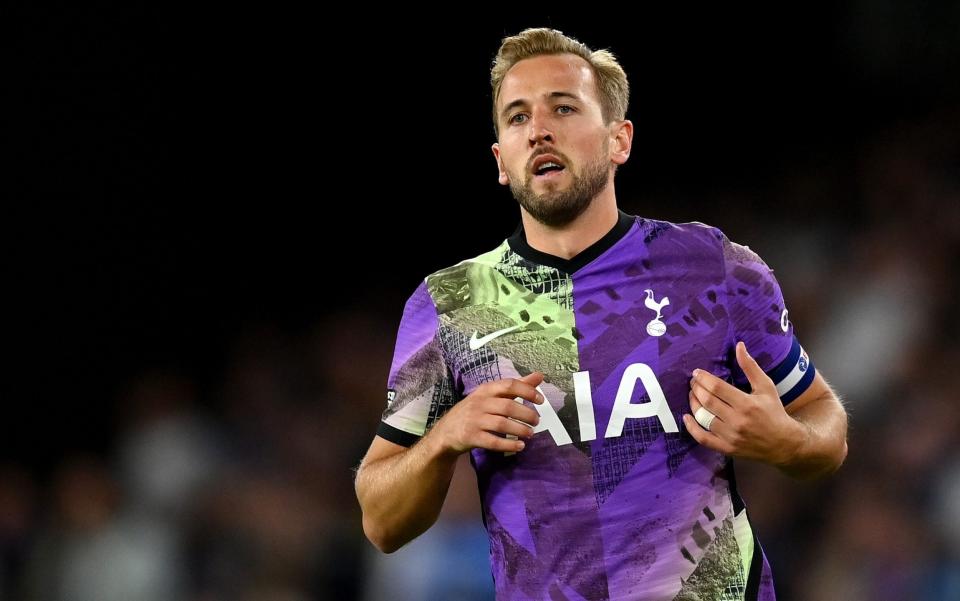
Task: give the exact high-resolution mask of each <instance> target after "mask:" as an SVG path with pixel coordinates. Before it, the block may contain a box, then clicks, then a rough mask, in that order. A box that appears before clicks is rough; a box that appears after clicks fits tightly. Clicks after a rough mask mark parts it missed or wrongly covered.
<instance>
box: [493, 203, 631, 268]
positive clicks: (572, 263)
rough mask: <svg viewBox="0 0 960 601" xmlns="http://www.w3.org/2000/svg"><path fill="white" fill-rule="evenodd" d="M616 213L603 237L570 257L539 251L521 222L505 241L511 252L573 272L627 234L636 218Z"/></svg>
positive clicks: (529, 259) (542, 263)
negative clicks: (531, 243)
mask: <svg viewBox="0 0 960 601" xmlns="http://www.w3.org/2000/svg"><path fill="white" fill-rule="evenodd" d="M618 213H619V214H620V218H619V219H617V223H616V225H614V226H613V229H611V230H610V231H609V232H607V233H606V234H605V235H604V236H603V238H600V239H599V240H597V241H596V242H594V243H593V244H591V245H590V246H588V247H587V248H585V249H583V250H582V251H580V253H579V254H577V256H575V257H573V258H572V259H564V258H562V257H557V256H555V255H551V254H548V253H545V252H541V251H539V250H537V249H535V248H533V247H531V246H530V245H529V244H527V235H526V233H525V232H524V231H523V222H521V223H520V225H518V226H517V230H516V231H515V232H514V233H513V235H512V236H510V237H509V238H507V243H508V244H509V245H510V249H511V250H512V251H513V252H515V253H517V254H518V255H520V256H521V257H523V258H524V259H527V260H528V261H533V262H534V263H539V264H540V265H546V266H547V267H553V268H555V269H559V270H560V271H563V272H565V273H573V272H575V271H577V270H579V269H580V268H581V267H583V266H584V265H586V264H588V263H590V262H591V261H593V260H594V259H596V258H597V257H599V256H600V255H602V254H603V253H604V252H606V251H607V249H609V248H610V247H611V246H613V245H614V244H616V243H617V242H619V241H620V239H621V238H623V237H624V236H626V235H627V232H628V231H630V227H631V226H632V225H633V224H634V223H635V222H636V219H637V218H636V217H634V216H633V215H628V214H627V213H624V212H623V211H618Z"/></svg>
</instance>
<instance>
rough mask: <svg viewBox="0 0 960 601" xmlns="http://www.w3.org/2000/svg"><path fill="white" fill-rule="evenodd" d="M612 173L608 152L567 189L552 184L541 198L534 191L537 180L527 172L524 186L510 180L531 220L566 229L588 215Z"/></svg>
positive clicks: (511, 189) (589, 166)
mask: <svg viewBox="0 0 960 601" xmlns="http://www.w3.org/2000/svg"><path fill="white" fill-rule="evenodd" d="M568 169H569V167H568ZM609 171H610V160H609V159H608V158H607V153H605V152H604V153H602V154H601V155H600V156H599V157H597V160H595V161H592V162H590V163H587V164H586V165H584V168H583V173H581V174H572V175H573V181H572V182H571V183H570V185H569V186H567V188H565V189H560V190H558V189H556V187H555V186H554V185H552V184H550V185H548V188H547V190H546V191H544V192H543V193H541V194H537V193H536V192H534V191H533V177H534V176H533V175H532V174H531V173H530V172H529V171H527V172H526V173H525V178H524V180H523V183H522V184H520V183H516V182H517V180H518V179H519V178H513V177H511V178H510V191H511V192H512V193H513V197H514V198H516V199H517V202H518V203H520V206H521V207H523V208H524V210H526V211H527V213H529V214H530V216H531V217H533V218H534V219H536V220H537V221H539V222H540V223H542V224H544V225H546V226H549V227H562V226H564V225H567V224H568V223H570V222H572V221H573V220H574V219H576V218H577V217H579V216H580V215H581V214H582V213H583V212H584V211H586V210H587V208H588V207H589V206H590V203H591V202H593V199H594V198H596V196H597V195H598V194H600V192H602V191H603V189H604V188H605V187H606V186H607V178H608V177H609Z"/></svg>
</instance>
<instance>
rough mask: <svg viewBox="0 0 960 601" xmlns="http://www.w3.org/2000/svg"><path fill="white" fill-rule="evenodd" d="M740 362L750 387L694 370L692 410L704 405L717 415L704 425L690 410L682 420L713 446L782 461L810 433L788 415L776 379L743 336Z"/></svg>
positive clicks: (729, 452) (737, 454) (777, 462)
mask: <svg viewBox="0 0 960 601" xmlns="http://www.w3.org/2000/svg"><path fill="white" fill-rule="evenodd" d="M737 363H738V364H740V368H741V369H742V370H743V373H744V374H745V375H746V376H747V380H748V381H749V382H750V386H751V389H752V391H751V392H750V393H746V392H743V391H742V390H739V389H738V388H736V387H734V386H733V385H731V384H728V383H727V382H724V381H723V380H721V379H720V378H718V377H716V376H715V375H713V374H711V373H708V372H706V371H704V370H702V369H697V370H694V372H693V378H691V380H690V410H691V412H692V413H696V411H697V409H699V408H700V407H701V406H703V407H704V408H705V409H706V410H707V411H709V412H710V413H713V414H714V415H716V418H715V419H714V420H713V423H712V424H710V430H705V429H703V428H702V427H701V426H700V424H698V423H697V421H696V420H695V419H694V418H693V415H690V414H684V416H683V424H684V425H685V426H686V428H687V431H688V432H690V435H691V436H693V438H694V439H695V440H696V441H697V442H699V443H700V444H702V445H703V446H705V447H709V448H711V449H713V450H714V451H718V452H720V453H723V454H725V455H732V456H734V457H744V458H747V459H756V460H759V461H762V462H764V463H769V464H771V465H777V466H779V465H784V464H786V463H788V462H789V461H790V460H791V459H792V458H793V456H794V455H795V454H796V453H797V451H798V450H799V449H800V447H801V446H802V444H803V441H804V440H805V437H806V433H805V429H804V426H803V425H802V424H801V423H799V422H798V421H796V420H795V419H793V418H792V417H790V416H789V415H787V412H786V410H785V409H784V408H783V403H782V402H781V401H780V395H779V394H777V387H776V385H775V384H774V383H773V380H771V379H770V377H769V376H767V374H765V373H764V372H763V370H762V369H761V368H760V366H759V365H758V364H757V362H756V361H755V360H754V359H753V357H751V356H750V354H749V353H748V352H747V347H746V345H744V343H743V342H738V343H737Z"/></svg>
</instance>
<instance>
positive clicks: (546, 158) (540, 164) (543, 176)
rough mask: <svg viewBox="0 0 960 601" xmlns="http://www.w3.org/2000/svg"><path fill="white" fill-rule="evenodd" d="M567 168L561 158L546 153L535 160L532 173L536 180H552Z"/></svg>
mask: <svg viewBox="0 0 960 601" xmlns="http://www.w3.org/2000/svg"><path fill="white" fill-rule="evenodd" d="M566 169H567V168H566V165H564V164H563V163H562V162H561V161H560V159H559V158H557V157H555V156H553V155H547V154H544V155H540V156H539V157H537V158H536V160H534V162H533V167H532V168H531V173H532V174H533V177H534V179H535V180H550V179H554V178H557V177H559V176H560V174H561V173H563V172H564V171H566Z"/></svg>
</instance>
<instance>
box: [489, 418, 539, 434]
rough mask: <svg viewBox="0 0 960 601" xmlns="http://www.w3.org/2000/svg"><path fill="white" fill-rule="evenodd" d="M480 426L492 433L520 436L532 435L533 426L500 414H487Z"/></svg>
mask: <svg viewBox="0 0 960 601" xmlns="http://www.w3.org/2000/svg"><path fill="white" fill-rule="evenodd" d="M480 427H481V428H482V429H484V430H486V431H487V432H491V433H493V434H512V435H513V436H519V437H520V438H531V437H532V436H533V428H532V427H530V426H529V425H527V424H525V423H523V422H520V421H517V420H514V419H510V418H508V417H503V416H500V415H488V416H487V418H486V419H484V420H483V423H481V424H480Z"/></svg>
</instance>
